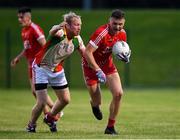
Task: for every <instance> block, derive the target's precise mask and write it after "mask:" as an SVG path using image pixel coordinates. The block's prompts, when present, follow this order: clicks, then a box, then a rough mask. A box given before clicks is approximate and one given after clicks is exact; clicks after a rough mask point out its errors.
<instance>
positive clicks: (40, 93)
mask: <svg viewBox="0 0 180 140" xmlns="http://www.w3.org/2000/svg"><path fill="white" fill-rule="evenodd" d="M36 85H37V86H39V89H37V88H36V104H35V105H34V107H33V109H32V113H31V119H30V121H29V124H28V127H27V131H28V132H33V131H31V130H32V129H34V132H35V128H32V127H33V126H34V127H36V121H37V119H38V118H39V116H40V115H41V113H42V111H43V109H44V107H45V105H46V104H47V89H46V88H47V84H36ZM45 87H46V88H45Z"/></svg>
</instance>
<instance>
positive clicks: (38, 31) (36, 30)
mask: <svg viewBox="0 0 180 140" xmlns="http://www.w3.org/2000/svg"><path fill="white" fill-rule="evenodd" d="M31 27H32V28H33V33H34V37H35V38H36V39H37V40H39V39H41V38H44V37H45V36H44V32H43V30H42V29H41V27H40V26H38V25H36V24H34V23H32V24H31Z"/></svg>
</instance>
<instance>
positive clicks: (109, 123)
mask: <svg viewBox="0 0 180 140" xmlns="http://www.w3.org/2000/svg"><path fill="white" fill-rule="evenodd" d="M115 122H116V120H113V119H109V120H108V127H113V126H114V124H115Z"/></svg>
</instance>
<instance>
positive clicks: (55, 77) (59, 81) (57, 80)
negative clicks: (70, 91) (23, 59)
mask: <svg viewBox="0 0 180 140" xmlns="http://www.w3.org/2000/svg"><path fill="white" fill-rule="evenodd" d="M32 67H33V82H34V84H49V85H50V86H64V85H67V80H66V76H65V73H64V69H62V70H61V71H60V72H56V73H53V72H52V71H50V70H48V69H45V68H42V67H39V66H38V65H37V64H34V65H33V66H32Z"/></svg>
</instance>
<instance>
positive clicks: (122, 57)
mask: <svg viewBox="0 0 180 140" xmlns="http://www.w3.org/2000/svg"><path fill="white" fill-rule="evenodd" d="M130 56H131V50H130V51H129V53H128V54H126V55H125V54H122V53H119V54H116V57H117V59H119V60H121V61H123V62H125V63H129V62H130Z"/></svg>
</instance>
